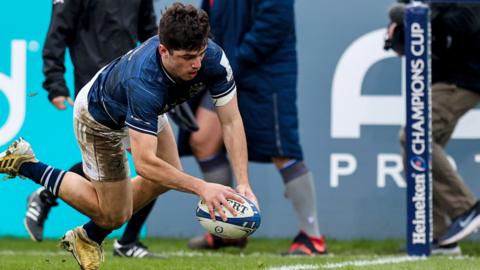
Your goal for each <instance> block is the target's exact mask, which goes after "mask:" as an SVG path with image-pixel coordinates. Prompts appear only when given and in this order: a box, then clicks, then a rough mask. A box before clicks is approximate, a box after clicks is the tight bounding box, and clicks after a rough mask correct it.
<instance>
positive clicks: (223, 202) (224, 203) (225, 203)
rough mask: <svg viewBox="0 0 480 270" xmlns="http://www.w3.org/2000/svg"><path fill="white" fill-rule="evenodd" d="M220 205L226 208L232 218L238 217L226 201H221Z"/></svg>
mask: <svg viewBox="0 0 480 270" xmlns="http://www.w3.org/2000/svg"><path fill="white" fill-rule="evenodd" d="M222 204H223V206H224V207H225V208H227V211H228V212H230V213H231V214H232V215H233V216H234V217H236V216H237V215H238V213H237V211H236V210H235V209H234V208H233V206H232V205H230V204H229V203H228V201H227V200H226V199H223V200H222Z"/></svg>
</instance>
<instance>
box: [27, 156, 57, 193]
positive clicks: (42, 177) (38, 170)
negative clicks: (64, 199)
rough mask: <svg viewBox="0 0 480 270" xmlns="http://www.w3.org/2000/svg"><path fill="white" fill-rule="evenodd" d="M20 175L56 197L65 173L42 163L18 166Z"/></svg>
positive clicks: (28, 163)
mask: <svg viewBox="0 0 480 270" xmlns="http://www.w3.org/2000/svg"><path fill="white" fill-rule="evenodd" d="M19 173H20V175H22V176H25V177H27V178H29V179H31V180H32V181H33V182H35V183H37V184H39V185H42V186H44V187H45V189H46V190H48V191H49V192H51V193H52V194H53V195H54V196H55V197H57V196H58V191H59V190H60V185H61V184H62V181H63V177H64V176H65V171H62V170H59V169H55V168H53V167H52V166H49V165H47V164H45V163H42V162H37V163H33V162H25V163H23V164H22V166H20V170H19Z"/></svg>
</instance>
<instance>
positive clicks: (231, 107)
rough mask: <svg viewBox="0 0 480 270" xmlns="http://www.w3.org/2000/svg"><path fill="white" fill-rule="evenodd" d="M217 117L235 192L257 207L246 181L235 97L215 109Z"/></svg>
mask: <svg viewBox="0 0 480 270" xmlns="http://www.w3.org/2000/svg"><path fill="white" fill-rule="evenodd" d="M217 113H218V117H219V119H220V123H221V124H222V134H223V142H224V144H225V147H226V148H227V151H228V155H229V157H230V162H231V163H232V167H233V171H234V173H235V177H236V179H237V183H238V185H237V188H236V189H237V191H238V192H239V193H240V194H242V195H245V196H246V197H247V198H249V199H251V200H252V201H253V202H255V203H256V204H257V205H258V202H257V198H256V197H255V194H254V193H253V191H252V189H251V187H250V182H249V180H248V167H247V166H248V154H247V142H246V139H245V130H244V129H243V122H242V117H241V116H240V112H239V110H238V105H237V96H236V95H235V96H234V97H233V98H232V99H231V100H230V101H229V102H228V103H226V104H225V105H222V106H218V107H217Z"/></svg>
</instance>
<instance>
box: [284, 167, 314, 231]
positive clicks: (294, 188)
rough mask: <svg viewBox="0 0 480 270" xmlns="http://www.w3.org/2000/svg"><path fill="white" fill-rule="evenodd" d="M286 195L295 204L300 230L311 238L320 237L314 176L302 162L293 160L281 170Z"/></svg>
mask: <svg viewBox="0 0 480 270" xmlns="http://www.w3.org/2000/svg"><path fill="white" fill-rule="evenodd" d="M280 173H281V174H282V178H283V183H284V185H285V195H286V196H287V198H288V199H290V201H291V202H292V204H293V208H294V210H295V214H296V215H297V218H298V220H299V222H300V228H301V229H302V230H303V231H304V232H305V233H306V234H307V235H308V236H310V237H320V230H319V226H318V218H317V202H316V192H315V185H314V182H313V175H312V173H311V172H310V171H309V170H308V168H307V167H306V166H305V163H304V162H303V161H302V160H292V161H290V162H288V163H287V164H286V165H285V167H283V168H282V169H280Z"/></svg>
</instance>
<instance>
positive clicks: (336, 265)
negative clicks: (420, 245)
mask: <svg viewBox="0 0 480 270" xmlns="http://www.w3.org/2000/svg"><path fill="white" fill-rule="evenodd" d="M425 259H426V257H412V256H402V257H386V258H380V259H376V260H371V261H349V262H341V263H327V264H323V265H320V267H321V268H326V269H333V268H343V267H346V266H368V265H380V264H395V263H402V262H412V261H418V260H425Z"/></svg>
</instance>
